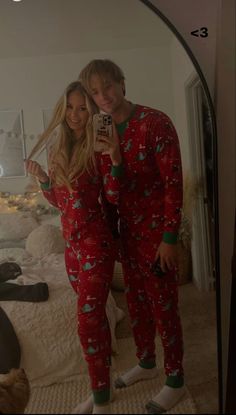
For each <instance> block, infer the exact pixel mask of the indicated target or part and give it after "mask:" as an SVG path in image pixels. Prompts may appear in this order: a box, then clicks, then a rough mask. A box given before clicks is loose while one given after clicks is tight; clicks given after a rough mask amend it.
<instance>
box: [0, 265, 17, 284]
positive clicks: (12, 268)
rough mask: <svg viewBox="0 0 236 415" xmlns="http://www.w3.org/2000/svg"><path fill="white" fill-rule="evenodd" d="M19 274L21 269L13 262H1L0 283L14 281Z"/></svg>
mask: <svg viewBox="0 0 236 415" xmlns="http://www.w3.org/2000/svg"><path fill="white" fill-rule="evenodd" d="M21 274H22V271H21V267H20V266H19V265H18V264H16V263H15V262H3V263H2V264H0V283H1V282H4V281H7V280H15V279H16V278H17V277H18V276H19V275H21Z"/></svg>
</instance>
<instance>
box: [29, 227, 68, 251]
mask: <svg viewBox="0 0 236 415" xmlns="http://www.w3.org/2000/svg"><path fill="white" fill-rule="evenodd" d="M25 248H26V251H28V252H29V253H30V254H31V255H32V256H33V257H35V258H43V257H44V256H46V255H49V254H52V253H56V254H59V253H62V252H64V249H65V241H64V239H63V236H62V232H61V230H60V228H58V227H57V226H55V225H51V224H44V225H40V226H38V227H37V228H36V229H34V230H33V231H32V232H31V233H30V234H29V236H28V238H27V239H26V244H25Z"/></svg>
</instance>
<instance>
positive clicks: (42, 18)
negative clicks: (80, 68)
mask: <svg viewBox="0 0 236 415" xmlns="http://www.w3.org/2000/svg"><path fill="white" fill-rule="evenodd" d="M0 16H1V18H0V19H1V20H0V59H9V58H22V57H33V56H44V55H58V54H67V53H79V52H85V51H97V50H101V51H102V50H112V49H129V48H138V47H147V46H149V47H152V46H157V45H160V44H162V45H165V44H169V42H170V41H171V39H172V38H173V34H172V32H171V31H170V30H169V29H167V27H166V25H165V24H164V23H163V22H162V21H161V19H160V18H159V17H157V15H155V14H154V13H153V12H152V11H151V10H149V9H148V8H147V7H146V6H145V5H144V4H143V3H141V2H140V1H139V0H22V1H21V2H13V1H12V0H0Z"/></svg>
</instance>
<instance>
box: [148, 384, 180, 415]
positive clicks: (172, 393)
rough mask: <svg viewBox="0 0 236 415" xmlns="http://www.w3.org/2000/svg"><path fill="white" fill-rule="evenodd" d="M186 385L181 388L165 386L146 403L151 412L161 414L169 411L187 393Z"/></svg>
mask: <svg viewBox="0 0 236 415" xmlns="http://www.w3.org/2000/svg"><path fill="white" fill-rule="evenodd" d="M185 391H186V389H185V386H181V387H180V388H171V387H170V386H168V385H165V386H163V388H162V389H161V391H160V392H159V393H158V394H157V395H156V396H155V397H154V398H153V399H152V400H151V401H149V402H148V403H147V404H146V409H147V410H148V413H149V414H161V413H163V412H166V411H169V410H170V409H171V408H173V406H175V405H176V404H177V403H178V402H179V401H180V399H181V398H182V397H183V396H184V394H185Z"/></svg>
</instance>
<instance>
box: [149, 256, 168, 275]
mask: <svg viewBox="0 0 236 415" xmlns="http://www.w3.org/2000/svg"><path fill="white" fill-rule="evenodd" d="M151 271H152V272H153V274H154V275H156V276H157V277H159V278H162V277H164V276H165V274H166V272H164V271H162V269H161V264H160V259H158V260H157V261H155V262H154V264H152V266H151Z"/></svg>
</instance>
